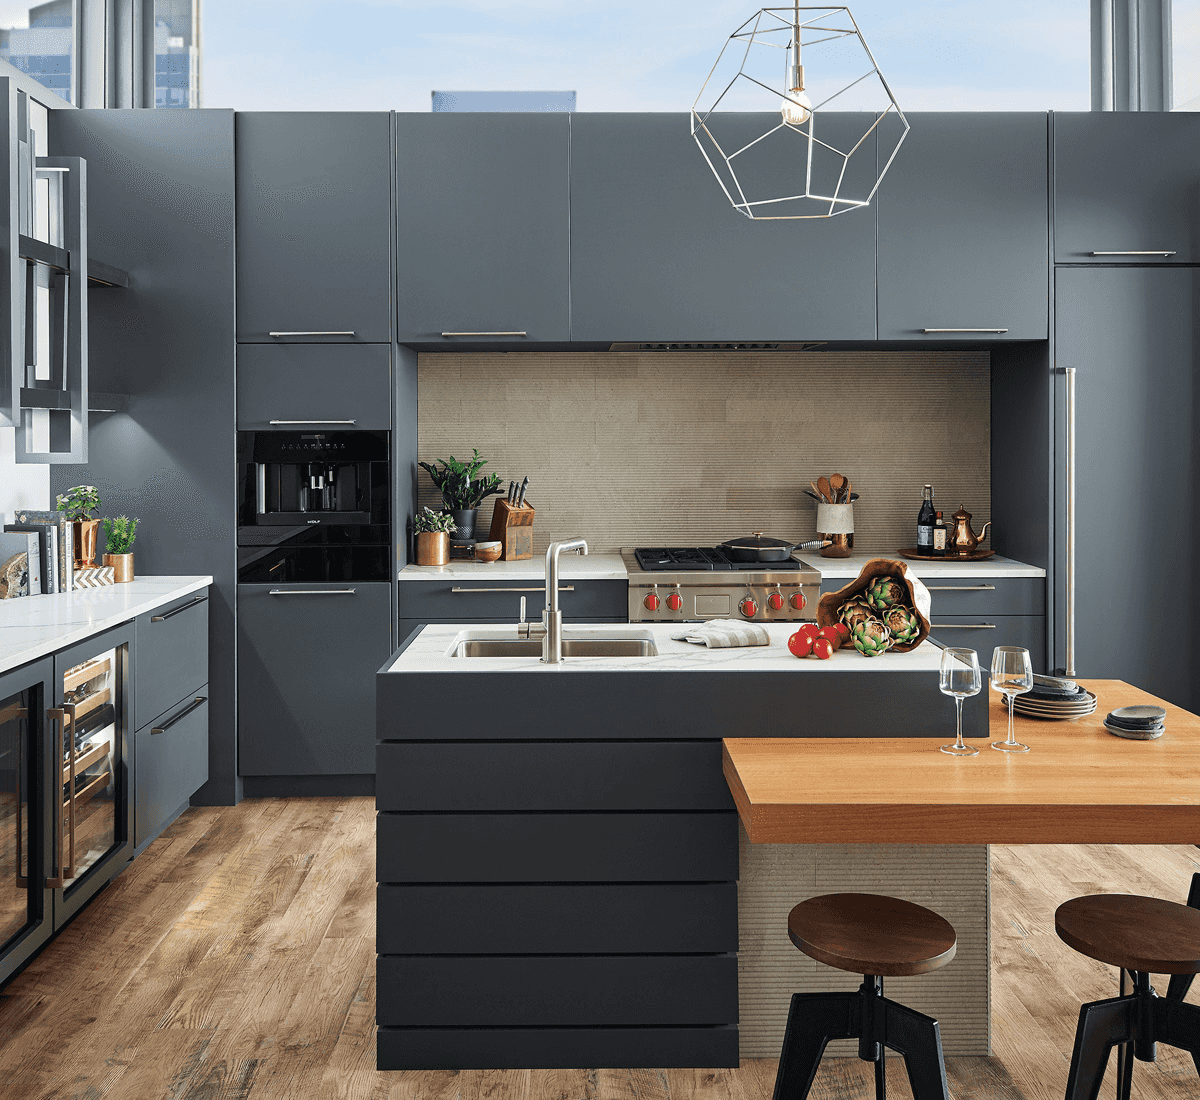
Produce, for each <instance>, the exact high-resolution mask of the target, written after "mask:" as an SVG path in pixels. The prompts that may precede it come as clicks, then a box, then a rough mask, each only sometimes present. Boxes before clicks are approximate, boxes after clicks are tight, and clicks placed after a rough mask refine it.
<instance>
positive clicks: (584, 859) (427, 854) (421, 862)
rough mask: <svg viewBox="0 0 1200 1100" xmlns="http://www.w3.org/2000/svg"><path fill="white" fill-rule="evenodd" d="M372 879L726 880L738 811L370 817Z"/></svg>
mask: <svg viewBox="0 0 1200 1100" xmlns="http://www.w3.org/2000/svg"><path fill="white" fill-rule="evenodd" d="M376 821H377V826H376V843H377V854H376V867H377V868H378V870H377V874H378V876H379V881H380V882H731V881H733V880H734V879H736V878H737V868H738V856H737V814H736V813H708V814H683V813H680V814H511V815H510V814H437V815H433V814H379V816H378V818H377V819H376Z"/></svg>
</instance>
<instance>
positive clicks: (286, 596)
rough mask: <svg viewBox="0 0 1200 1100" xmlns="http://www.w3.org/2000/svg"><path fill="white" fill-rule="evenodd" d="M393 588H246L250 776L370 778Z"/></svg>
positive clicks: (241, 695)
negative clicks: (378, 685) (377, 674)
mask: <svg viewBox="0 0 1200 1100" xmlns="http://www.w3.org/2000/svg"><path fill="white" fill-rule="evenodd" d="M390 617H391V586H390V585H388V584H384V583H375V584H364V583H361V582H354V583H350V584H312V585H297V586H287V585H279V586H274V585H268V584H261V585H260V584H240V585H238V654H237V667H238V763H239V771H240V772H241V774H242V775H367V774H370V773H371V772H372V771H373V770H374V768H375V670H376V669H377V668H378V667H379V666H380V665H381V664H383V662H384V661H385V660H387V657H388V654H389V653H390V652H391V624H390Z"/></svg>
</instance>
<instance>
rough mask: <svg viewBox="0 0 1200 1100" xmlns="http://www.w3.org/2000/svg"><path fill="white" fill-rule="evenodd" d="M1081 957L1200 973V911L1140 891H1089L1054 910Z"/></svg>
mask: <svg viewBox="0 0 1200 1100" xmlns="http://www.w3.org/2000/svg"><path fill="white" fill-rule="evenodd" d="M1054 928H1055V931H1056V932H1058V936H1059V939H1061V940H1062V941H1063V942H1064V943H1066V944H1068V945H1069V946H1070V947H1073V948H1074V949H1075V950H1076V951H1078V952H1079V953H1080V954H1081V955H1087V956H1088V957H1089V958H1092V959H1099V961H1100V962H1103V963H1108V964H1109V965H1110V966H1119V967H1121V968H1122V969H1124V970H1133V971H1138V972H1141V973H1143V974H1198V973H1200V910H1196V909H1192V908H1189V907H1188V906H1186V905H1180V904H1179V903H1177V902H1174V901H1166V900H1164V899H1163V898H1146V897H1141V896H1140V895H1138V894H1088V895H1085V896H1084V897H1080V898H1072V899H1071V900H1070V901H1064V902H1063V903H1062V905H1060V906H1059V907H1058V909H1057V910H1056V911H1055V914H1054Z"/></svg>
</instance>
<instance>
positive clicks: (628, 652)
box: [453, 636, 658, 657]
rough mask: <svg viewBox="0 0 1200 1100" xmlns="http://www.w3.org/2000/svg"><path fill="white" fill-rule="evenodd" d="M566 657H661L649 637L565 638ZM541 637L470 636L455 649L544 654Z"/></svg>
mask: <svg viewBox="0 0 1200 1100" xmlns="http://www.w3.org/2000/svg"><path fill="white" fill-rule="evenodd" d="M562 647H563V656H564V657H657V656H658V647H657V646H656V645H655V644H654V640H653V639H652V638H648V637H644V636H643V637H638V636H633V637H624V638H604V637H594V638H571V637H566V638H563V643H562ZM541 655H542V640H541V639H540V638H468V639H466V640H464V641H461V642H459V643H458V645H457V646H455V648H454V653H453V656H455V657H540V656H541Z"/></svg>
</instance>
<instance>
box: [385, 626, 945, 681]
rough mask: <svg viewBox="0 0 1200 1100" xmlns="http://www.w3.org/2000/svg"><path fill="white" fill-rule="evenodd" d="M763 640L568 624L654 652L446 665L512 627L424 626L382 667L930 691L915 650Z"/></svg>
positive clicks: (928, 667)
mask: <svg viewBox="0 0 1200 1100" xmlns="http://www.w3.org/2000/svg"><path fill="white" fill-rule="evenodd" d="M764 625H765V628H766V630H767V631H768V632H769V633H770V635H771V643H770V645H766V646H745V647H742V648H738V649H709V648H708V647H707V646H698V645H692V644H691V643H690V642H677V641H674V640H672V638H671V635H672V634H679V633H681V630H682V626H681V624H678V623H634V624H630V625H628V626H626V625H624V624H620V623H599V624H585V623H569V624H568V625H567V626H566V627H564V629H563V633H564V635H565V636H567V637H576V638H577V637H612V636H614V635H617V636H623V637H628V636H631V635H633V636H642V637H645V636H649V637H651V638H653V640H654V644H655V646H657V648H658V655H657V656H656V657H576V658H572V659H568V660H564V661H563V662H562V664H558V665H544V664H542V662H541V658H540V656H537V657H534V656H530V657H451V656H450V655H449V654H450V653H451V652H453V650H454V647H455V646H456V645H457V643H458V640H459V637H460V635H465V634H470V635H472V636H473V637H477V638H503V639H513V638H516V636H517V628H516V626H515V625H513V626H494V625H493V626H470V625H464V624H460V623H455V624H443V625H433V626H426V627H424V628H423V629H422V630H421V633H420V634H419V635H418V636H417V637H416V638H415V639H413V641H412V643H411V644H410V645H409V646H408V648H407V649H406V650H405V651H404V652H403V653H401V654H400V655H399V656H398V657H397V658H396V659H395V660H394V661H390V662H389V663H388V664H387V665H385V666H384V669H383V671H385V672H396V673H402V672H535V673H544V674H545V675H547V676H554V675H564V674H570V673H576V672H579V673H585V672H715V671H720V672H778V673H781V674H783V673H791V674H793V675H800V676H803V675H805V674H807V673H811V672H928V673H929V675H930V677H931V680H930V689H931V690H932V689H933V688H934V687H935V686H936V682H935V681H934V680H933V677H934V676H935V675H936V673H937V670H938V666H939V665H940V663H941V658H942V651H941V650H940V649H939V648H938V647H937V646H935V645H933V644H932V643H931V642H923V643H922V644H921V645H919V646H918V647H917V648H916V649H914V650H912V651H911V652H909V653H884V654H882V655H881V656H879V657H864V656H863V655H862V654H861V653H859V652H858V651H857V650H855V649H853V648H852V647H849V646H843V647H842V648H841V649H839V650H838V651H837V652H836V653H834V655H833V656H832V657H831V658H829V659H828V660H826V661H822V660H819V659H818V658H816V657H806V658H804V659H802V660H801V659H798V658H796V657H793V656H792V654H791V653H790V652H789V651H788V647H787V640H788V638H789V637H790V636H791V635H792V634H793V633H795V629H796V624H795V623H768V624H764Z"/></svg>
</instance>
